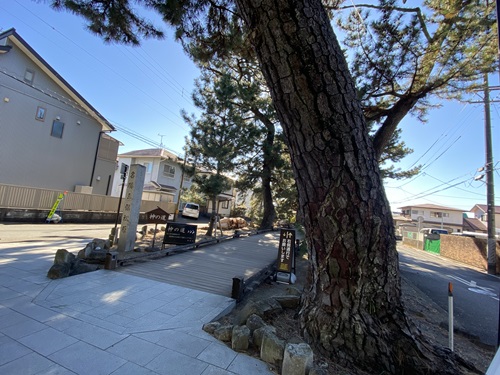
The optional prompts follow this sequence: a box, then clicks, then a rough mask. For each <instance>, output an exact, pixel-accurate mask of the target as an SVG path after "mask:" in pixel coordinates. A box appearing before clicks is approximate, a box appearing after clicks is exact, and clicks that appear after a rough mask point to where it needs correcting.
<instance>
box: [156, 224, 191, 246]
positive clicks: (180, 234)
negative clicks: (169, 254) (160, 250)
mask: <svg viewBox="0 0 500 375" xmlns="http://www.w3.org/2000/svg"><path fill="white" fill-rule="evenodd" d="M196 229H198V227H197V226H196V225H189V224H180V223H168V224H167V229H166V230H165V237H164V238H163V243H164V244H173V245H187V244H190V243H195V242H196Z"/></svg>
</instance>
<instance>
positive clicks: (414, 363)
mask: <svg viewBox="0 0 500 375" xmlns="http://www.w3.org/2000/svg"><path fill="white" fill-rule="evenodd" d="M237 3H238V5H239V7H240V11H241V12H242V14H243V18H244V20H245V22H246V23H247V26H248V28H249V30H250V35H251V37H252V42H253V43H254V46H255V49H256V52H257V55H258V57H259V60H260V63H261V66H262V69H263V73H264V76H265V78H266V80H267V82H268V84H269V87H270V90H271V95H272V98H273V101H274V105H275V108H276V110H277V112H278V116H279V118H280V121H281V124H282V126H283V130H284V133H285V136H286V138H287V142H288V146H289V148H290V153H291V157H292V164H293V169H294V173H295V177H296V180H297V187H298V192H299V209H300V211H301V214H302V215H303V217H304V224H305V228H306V239H307V242H308V247H309V257H310V261H311V268H312V272H311V282H310V285H309V286H308V288H307V290H306V292H305V295H304V300H303V308H302V311H301V324H302V327H303V329H304V333H305V335H306V337H307V338H308V339H309V341H310V342H311V343H312V344H313V345H315V346H316V347H317V348H318V349H319V350H322V351H323V352H324V353H326V354H328V355H329V356H330V357H332V358H333V359H335V360H337V361H341V362H344V363H345V364H347V363H349V362H351V363H353V362H354V363H356V364H357V365H359V366H361V367H363V368H365V369H368V370H370V371H372V372H373V373H380V372H384V371H387V372H390V373H403V372H404V373H405V374H407V373H408V374H410V373H427V370H430V372H431V373H432V372H435V373H436V371H437V372H438V373H446V372H447V370H449V371H451V372H453V371H454V370H453V369H452V366H450V367H449V368H448V369H447V370H444V369H443V367H441V365H440V364H437V363H436V364H431V363H429V361H432V359H430V357H427V355H430V356H431V357H434V356H432V354H431V353H430V352H429V351H427V350H422V346H421V345H419V342H418V341H417V340H416V339H415V338H414V337H413V336H412V334H411V331H410V328H409V325H408V322H407V320H406V318H405V314H404V310H403V306H402V302H401V291H400V276H399V269H398V256H397V252H396V241H395V237H394V228H393V223H392V217H391V212H390V209H389V205H388V203H387V201H386V198H385V194H384V191H383V186H382V182H381V179H380V176H379V171H378V165H377V159H376V157H375V152H374V148H373V144H372V143H371V141H370V139H369V136H368V131H367V128H366V125H365V123H364V117H363V113H362V111H361V107H360V105H359V103H358V101H357V98H356V92H355V88H354V84H353V80H352V78H351V77H350V75H349V72H348V68H347V64H346V62H345V59H344V56H343V54H342V51H341V48H340V46H339V45H338V42H337V40H336V38H335V35H334V33H333V30H332V28H331V26H330V21H329V19H328V17H327V15H326V13H325V11H324V8H323V6H322V4H321V1H320V0H303V1H289V0H237ZM424 352H425V354H424ZM434 359H435V357H434ZM438 362H439V361H438ZM427 365H429V366H431V367H432V366H435V368H430V369H429V368H427Z"/></svg>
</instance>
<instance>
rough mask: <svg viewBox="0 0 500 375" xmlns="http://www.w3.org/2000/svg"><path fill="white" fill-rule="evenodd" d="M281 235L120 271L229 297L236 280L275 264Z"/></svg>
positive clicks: (238, 240)
mask: <svg viewBox="0 0 500 375" xmlns="http://www.w3.org/2000/svg"><path fill="white" fill-rule="evenodd" d="M278 243H279V232H268V233H264V234H259V235H254V236H250V237H242V238H236V239H232V240H227V241H224V242H221V243H218V244H214V245H209V246H205V247H201V248H198V249H196V250H190V251H186V252H179V253H172V254H170V255H168V256H165V257H163V258H159V259H154V260H153V259H151V260H145V261H143V262H135V263H134V264H131V265H128V266H123V267H119V268H117V271H118V272H122V273H126V274H129V275H135V276H140V277H144V278H147V279H152V280H156V281H162V282H165V283H169V284H173V285H179V286H183V287H186V288H191V289H196V290H202V291H205V292H209V293H213V294H218V295H223V296H227V297H230V296H231V289H232V282H233V277H235V276H238V277H240V276H241V277H243V278H244V279H245V280H246V279H248V278H250V277H251V276H253V275H255V274H257V273H258V272H260V271H261V270H262V269H264V268H266V267H267V266H269V265H270V264H271V263H273V262H275V261H276V259H277V256H278Z"/></svg>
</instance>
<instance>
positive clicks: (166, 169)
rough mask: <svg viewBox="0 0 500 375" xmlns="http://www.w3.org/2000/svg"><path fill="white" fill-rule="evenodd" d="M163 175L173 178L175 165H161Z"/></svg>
mask: <svg viewBox="0 0 500 375" xmlns="http://www.w3.org/2000/svg"><path fill="white" fill-rule="evenodd" d="M163 176H165V177H168V178H174V177H175V167H173V166H171V165H169V164H165V165H164V166H163Z"/></svg>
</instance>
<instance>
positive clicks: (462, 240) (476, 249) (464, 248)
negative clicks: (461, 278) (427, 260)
mask: <svg viewBox="0 0 500 375" xmlns="http://www.w3.org/2000/svg"><path fill="white" fill-rule="evenodd" d="M487 246H488V245H487V240H486V239H482V238H474V237H466V236H454V235H443V234H442V235H441V251H440V254H441V256H443V257H446V258H450V259H454V260H457V261H459V262H462V263H465V264H469V265H471V266H474V267H477V268H481V269H484V270H486V269H488V261H487V255H486V253H487ZM496 254H497V263H496V264H497V274H498V273H500V242H499V241H497V243H496Z"/></svg>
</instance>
